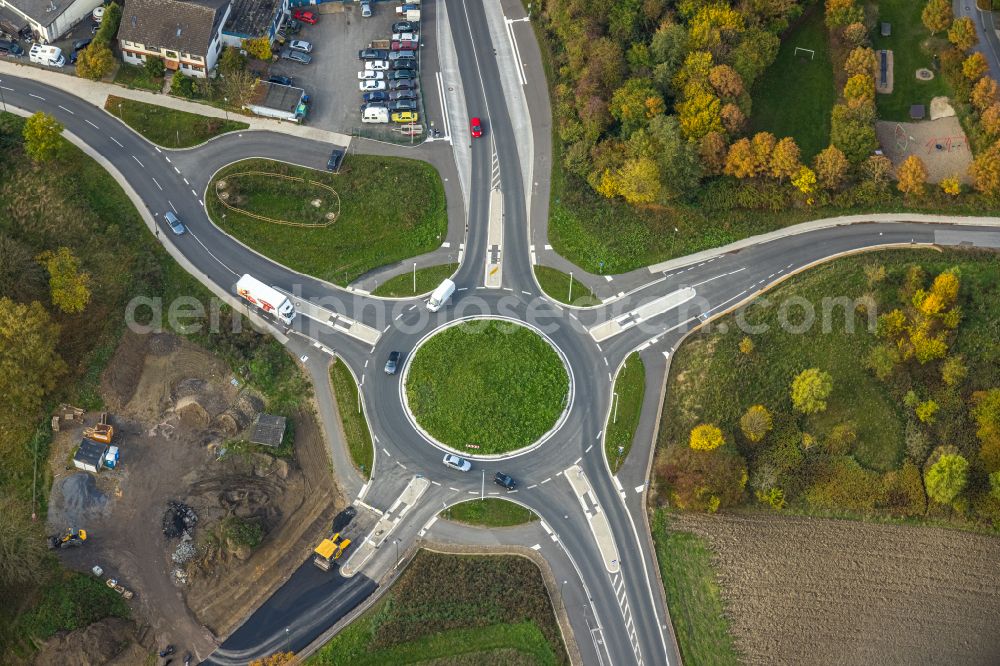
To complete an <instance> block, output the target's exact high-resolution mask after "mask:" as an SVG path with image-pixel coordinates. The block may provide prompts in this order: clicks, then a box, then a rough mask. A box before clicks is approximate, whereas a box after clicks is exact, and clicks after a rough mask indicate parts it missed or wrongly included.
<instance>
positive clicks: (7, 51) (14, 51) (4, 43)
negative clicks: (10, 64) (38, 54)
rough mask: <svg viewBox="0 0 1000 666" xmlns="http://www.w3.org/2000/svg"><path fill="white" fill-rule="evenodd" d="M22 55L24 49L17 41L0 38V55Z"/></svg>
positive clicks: (16, 56)
mask: <svg viewBox="0 0 1000 666" xmlns="http://www.w3.org/2000/svg"><path fill="white" fill-rule="evenodd" d="M23 55H24V49H23V48H21V45H20V44H18V43H17V42H12V41H9V40H6V39H0V56H4V57H9V58H20V57H21V56H23Z"/></svg>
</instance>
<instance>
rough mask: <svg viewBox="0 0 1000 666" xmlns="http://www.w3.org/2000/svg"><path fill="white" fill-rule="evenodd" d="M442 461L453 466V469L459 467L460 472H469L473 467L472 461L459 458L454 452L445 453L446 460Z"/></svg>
mask: <svg viewBox="0 0 1000 666" xmlns="http://www.w3.org/2000/svg"><path fill="white" fill-rule="evenodd" d="M441 462H443V463H444V464H445V466H447V467H451V468H452V469H457V470H458V471H459V472H468V471H469V470H470V469H472V463H470V462H469V461H468V460H466V459H465V458H459V457H458V456H456V455H455V454H453V453H447V454H445V456H444V460H442V461H441Z"/></svg>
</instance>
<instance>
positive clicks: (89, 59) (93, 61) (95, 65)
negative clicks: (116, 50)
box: [76, 41, 115, 81]
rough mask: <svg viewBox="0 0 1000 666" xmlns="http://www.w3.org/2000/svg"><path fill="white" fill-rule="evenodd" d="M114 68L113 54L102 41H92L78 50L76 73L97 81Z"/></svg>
mask: <svg viewBox="0 0 1000 666" xmlns="http://www.w3.org/2000/svg"><path fill="white" fill-rule="evenodd" d="M114 68H115V56H114V54H113V53H111V49H110V48H108V46H107V44H105V43H103V42H98V41H93V42H91V43H90V46H88V47H87V48H85V49H84V50H83V51H81V52H80V56H79V58H78V59H77V61H76V75H77V76H80V77H82V78H85V79H91V80H92V81H99V80H100V79H103V78H104V77H105V76H107V75H108V74H110V73H111V70H113V69H114Z"/></svg>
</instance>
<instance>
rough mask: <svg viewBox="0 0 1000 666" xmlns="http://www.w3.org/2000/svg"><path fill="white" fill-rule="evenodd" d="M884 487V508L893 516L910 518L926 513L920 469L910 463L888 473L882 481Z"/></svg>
mask: <svg viewBox="0 0 1000 666" xmlns="http://www.w3.org/2000/svg"><path fill="white" fill-rule="evenodd" d="M882 482H883V484H884V486H885V508H886V510H887V511H888V512H889V513H890V514H892V515H893V516H896V517H899V518H912V517H915V516H922V515H923V514H924V513H925V512H926V511H927V495H926V493H924V484H923V481H922V480H921V478H920V469H918V468H917V466H916V465H914V464H913V463H911V462H906V463H903V467H902V468H901V469H898V470H892V471H891V472H888V473H887V474H886V475H885V476H884V477H883V479H882Z"/></svg>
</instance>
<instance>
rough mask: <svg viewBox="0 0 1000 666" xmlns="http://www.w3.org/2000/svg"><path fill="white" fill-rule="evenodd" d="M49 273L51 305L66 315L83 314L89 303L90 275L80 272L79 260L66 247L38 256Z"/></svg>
mask: <svg viewBox="0 0 1000 666" xmlns="http://www.w3.org/2000/svg"><path fill="white" fill-rule="evenodd" d="M38 261H39V262H41V263H42V265H44V266H45V269H46V270H47V271H48V272H49V290H50V291H51V294H52V304H53V305H55V306H56V307H57V308H59V309H60V310H62V311H63V312H66V313H68V314H76V313H78V312H83V310H84V308H86V307H87V303H89V302H90V287H89V286H88V285H89V284H90V274H89V273H84V272H82V271H81V270H80V260H79V259H77V258H76V256H75V255H74V254H73V252H72V251H71V250H70V249H69V248H68V247H60V248H59V249H58V250H56V251H55V252H52V251H51V250H49V251H46V252H43V253H42V254H40V255H38Z"/></svg>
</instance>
